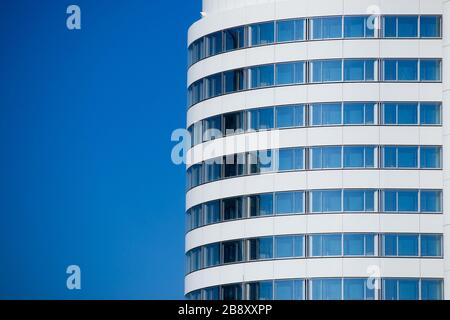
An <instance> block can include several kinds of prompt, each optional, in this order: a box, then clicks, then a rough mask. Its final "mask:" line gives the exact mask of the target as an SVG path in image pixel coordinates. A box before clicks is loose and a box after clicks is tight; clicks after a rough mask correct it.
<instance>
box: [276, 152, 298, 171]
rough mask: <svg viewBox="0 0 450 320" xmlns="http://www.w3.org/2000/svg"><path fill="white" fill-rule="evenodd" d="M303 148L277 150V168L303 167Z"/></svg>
mask: <svg viewBox="0 0 450 320" xmlns="http://www.w3.org/2000/svg"><path fill="white" fill-rule="evenodd" d="M303 150H304V149H303V148H287V149H280V150H278V170H279V171H289V170H302V169H304V163H303V162H304V161H303V158H304V157H303Z"/></svg>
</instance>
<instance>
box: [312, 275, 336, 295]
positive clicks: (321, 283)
mask: <svg viewBox="0 0 450 320" xmlns="http://www.w3.org/2000/svg"><path fill="white" fill-rule="evenodd" d="M310 283H311V299H312V300H341V299H342V280H341V279H312V280H311V282H310Z"/></svg>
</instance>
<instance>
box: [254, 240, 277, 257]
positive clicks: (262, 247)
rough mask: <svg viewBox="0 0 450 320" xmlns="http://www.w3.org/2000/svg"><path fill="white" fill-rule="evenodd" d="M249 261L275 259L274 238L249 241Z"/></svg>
mask: <svg viewBox="0 0 450 320" xmlns="http://www.w3.org/2000/svg"><path fill="white" fill-rule="evenodd" d="M249 250H250V252H249V259H250V260H261V259H272V258H273V238H272V237H267V238H257V239H250V240H249Z"/></svg>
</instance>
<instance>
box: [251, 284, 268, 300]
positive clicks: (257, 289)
mask: <svg viewBox="0 0 450 320" xmlns="http://www.w3.org/2000/svg"><path fill="white" fill-rule="evenodd" d="M248 299H249V300H273V282H272V281H260V282H254V283H249V284H248Z"/></svg>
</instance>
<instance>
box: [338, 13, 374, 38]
mask: <svg viewBox="0 0 450 320" xmlns="http://www.w3.org/2000/svg"><path fill="white" fill-rule="evenodd" d="M367 19H368V17H354V16H347V17H344V38H373V37H374V28H369V27H368V23H367V22H368V21H367Z"/></svg>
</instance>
